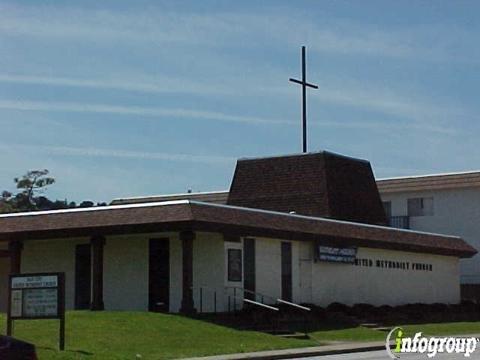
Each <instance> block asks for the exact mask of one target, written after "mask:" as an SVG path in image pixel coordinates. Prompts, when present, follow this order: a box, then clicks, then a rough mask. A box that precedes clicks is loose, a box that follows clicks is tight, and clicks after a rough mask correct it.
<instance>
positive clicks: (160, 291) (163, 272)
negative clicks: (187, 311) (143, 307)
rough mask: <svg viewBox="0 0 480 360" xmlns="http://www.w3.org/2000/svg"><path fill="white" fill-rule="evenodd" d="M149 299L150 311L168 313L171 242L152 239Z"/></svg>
mask: <svg viewBox="0 0 480 360" xmlns="http://www.w3.org/2000/svg"><path fill="white" fill-rule="evenodd" d="M149 248H150V255H149V278H148V287H149V297H148V309H149V310H150V311H163V312H168V309H169V297H170V241H169V239H150V246H149Z"/></svg>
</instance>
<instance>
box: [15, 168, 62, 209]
mask: <svg viewBox="0 0 480 360" xmlns="http://www.w3.org/2000/svg"><path fill="white" fill-rule="evenodd" d="M48 174H49V171H48V170H47V169H44V170H30V171H28V172H27V173H26V174H25V175H23V176H22V177H21V178H15V179H14V181H15V184H16V186H17V189H18V190H20V192H19V193H18V194H17V195H16V196H15V198H16V203H17V207H18V208H19V210H34V209H35V208H36V207H37V204H36V197H37V195H38V194H40V193H43V192H44V191H45V190H46V188H47V187H48V186H49V185H52V184H53V183H55V179H54V178H53V177H49V176H48Z"/></svg>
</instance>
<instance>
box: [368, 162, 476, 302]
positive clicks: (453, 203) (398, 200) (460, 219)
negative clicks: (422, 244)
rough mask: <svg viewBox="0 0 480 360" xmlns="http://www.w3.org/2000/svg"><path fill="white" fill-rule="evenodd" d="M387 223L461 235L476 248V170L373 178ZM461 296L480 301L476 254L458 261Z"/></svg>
mask: <svg viewBox="0 0 480 360" xmlns="http://www.w3.org/2000/svg"><path fill="white" fill-rule="evenodd" d="M377 186H378V190H379V192H380V195H381V197H382V201H383V205H384V208H385V212H386V214H387V217H388V218H389V219H390V220H389V221H390V224H391V226H394V227H398V228H404V229H412V230H418V231H428V232H435V233H440V234H449V235H456V236H460V237H462V238H463V239H464V240H465V241H467V242H468V243H469V244H470V245H472V246H473V247H475V248H477V249H478V248H480V171H471V172H459V173H450V174H436V175H424V176H407V177H398V178H389V179H379V180H377ZM460 274H461V284H462V285H461V288H462V298H463V299H470V300H477V301H479V300H480V256H478V255H476V256H474V257H472V258H470V259H463V260H462V261H460Z"/></svg>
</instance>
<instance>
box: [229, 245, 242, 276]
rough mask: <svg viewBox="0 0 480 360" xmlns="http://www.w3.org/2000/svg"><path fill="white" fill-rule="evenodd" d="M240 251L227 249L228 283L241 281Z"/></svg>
mask: <svg viewBox="0 0 480 360" xmlns="http://www.w3.org/2000/svg"><path fill="white" fill-rule="evenodd" d="M242 272H243V271H242V250H241V249H228V281H242Z"/></svg>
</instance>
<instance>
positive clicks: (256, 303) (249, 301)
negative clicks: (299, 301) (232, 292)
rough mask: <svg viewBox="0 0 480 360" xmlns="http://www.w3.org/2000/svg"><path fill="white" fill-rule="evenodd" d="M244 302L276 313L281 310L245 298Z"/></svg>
mask: <svg viewBox="0 0 480 360" xmlns="http://www.w3.org/2000/svg"><path fill="white" fill-rule="evenodd" d="M243 302H246V303H249V304H253V305H257V306H261V307H264V308H267V309H270V310H274V311H279V310H280V309H279V308H276V307H273V306H270V305H265V304H262V303H259V302H258V301H253V300H249V299H245V298H244V299H243Z"/></svg>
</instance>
